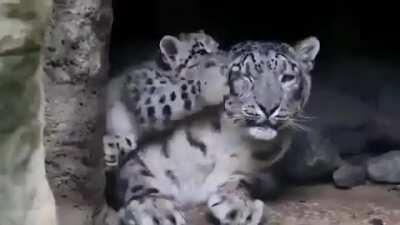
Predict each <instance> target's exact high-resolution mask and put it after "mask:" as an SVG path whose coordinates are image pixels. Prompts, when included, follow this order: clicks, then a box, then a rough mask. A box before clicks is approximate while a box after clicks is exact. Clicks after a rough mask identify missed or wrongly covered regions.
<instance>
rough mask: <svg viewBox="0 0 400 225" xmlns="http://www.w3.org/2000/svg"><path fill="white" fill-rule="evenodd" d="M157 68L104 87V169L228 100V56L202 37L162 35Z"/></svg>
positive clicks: (140, 69)
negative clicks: (178, 123)
mask: <svg viewBox="0 0 400 225" xmlns="http://www.w3.org/2000/svg"><path fill="white" fill-rule="evenodd" d="M159 47H160V56H161V59H162V62H161V63H162V65H159V63H158V64H157V63H156V62H155V61H154V62H148V63H146V64H144V65H140V66H134V67H132V68H129V69H128V70H126V71H124V72H123V73H122V74H120V75H119V76H117V77H116V78H114V79H112V80H111V81H110V83H109V85H108V87H107V98H106V109H107V112H106V135H105V136H104V137H103V146H104V153H105V156H104V158H105V162H106V169H112V168H114V167H115V166H117V165H118V163H119V161H120V159H119V158H120V156H122V155H126V153H128V152H130V151H132V150H134V149H136V147H137V144H138V142H140V140H141V139H142V138H145V137H148V136H150V135H149V134H154V132H157V131H165V130H167V129H169V128H171V127H172V126H173V125H174V123H175V122H176V121H179V120H180V119H181V118H185V117H187V116H189V115H192V114H194V113H196V112H198V111H199V110H201V109H203V108H204V107H207V106H210V105H215V104H220V103H222V100H223V96H224V95H226V94H227V92H228V87H227V83H226V82H227V76H226V72H225V70H226V68H227V65H226V60H227V54H226V53H225V52H223V51H221V50H219V49H218V43H217V42H216V41H214V39H212V38H211V37H210V36H209V35H207V34H205V33H204V32H203V31H200V32H196V33H188V34H180V35H179V38H176V37H174V36H170V35H166V36H164V37H163V38H162V39H161V41H160V45H159Z"/></svg>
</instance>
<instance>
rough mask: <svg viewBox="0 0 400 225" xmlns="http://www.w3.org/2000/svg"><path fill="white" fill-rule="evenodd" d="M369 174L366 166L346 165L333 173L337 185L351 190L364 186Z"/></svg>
mask: <svg viewBox="0 0 400 225" xmlns="http://www.w3.org/2000/svg"><path fill="white" fill-rule="evenodd" d="M366 178H367V172H366V169H365V167H364V166H354V165H349V164H345V165H343V166H341V167H340V168H339V169H337V170H336V171H335V172H334V173H333V180H334V182H335V185H336V186H337V187H340V188H351V187H354V186H357V185H361V184H364V183H365V181H366Z"/></svg>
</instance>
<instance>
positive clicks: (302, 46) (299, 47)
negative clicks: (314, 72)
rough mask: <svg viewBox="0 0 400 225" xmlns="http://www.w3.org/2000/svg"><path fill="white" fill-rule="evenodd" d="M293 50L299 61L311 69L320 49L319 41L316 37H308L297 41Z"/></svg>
mask: <svg viewBox="0 0 400 225" xmlns="http://www.w3.org/2000/svg"><path fill="white" fill-rule="evenodd" d="M294 49H295V51H296V53H297V55H298V56H299V59H300V60H301V61H302V62H303V63H305V65H307V67H308V69H312V66H313V64H314V60H315V58H316V57H317V54H318V52H319V49H320V43H319V40H318V39H317V38H316V37H308V38H306V39H304V40H301V41H299V42H298V43H297V44H296V45H295V46H294Z"/></svg>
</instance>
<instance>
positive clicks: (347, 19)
mask: <svg viewBox="0 0 400 225" xmlns="http://www.w3.org/2000/svg"><path fill="white" fill-rule="evenodd" d="M113 8H114V14H115V15H116V17H115V18H114V24H113V31H112V42H111V43H112V45H111V49H112V53H114V52H115V51H113V50H114V49H119V48H121V46H123V45H124V44H126V43H132V42H137V41H140V40H158V39H159V38H160V37H161V36H162V35H164V34H176V33H179V32H191V31H194V30H198V29H204V30H205V31H206V32H207V33H209V34H211V35H212V36H214V37H215V38H216V39H217V40H220V41H221V43H222V44H223V46H229V45H231V44H234V43H236V42H239V41H243V40H248V39H253V40H255V39H258V40H282V41H286V42H294V41H297V40H299V39H302V38H304V37H306V36H309V35H315V36H317V37H318V38H319V39H320V41H321V53H320V58H321V59H322V58H332V57H337V56H338V54H339V55H340V54H346V53H347V54H358V55H368V56H370V57H374V58H378V59H382V58H387V59H394V58H397V57H398V56H397V55H398V54H395V52H396V51H397V50H399V49H400V48H399V45H398V44H396V43H397V41H398V40H399V37H400V35H399V34H398V32H397V30H396V27H397V26H398V21H399V16H398V12H397V9H396V8H397V7H394V5H393V4H388V3H385V2H384V1H383V2H381V4H373V5H369V4H368V3H366V2H365V1H364V2H363V3H362V4H361V3H359V2H358V1H327V2H326V1H319V2H317V1H251V0H248V1H227V0H222V1H216V0H214V1H212V0H167V1H166V0H164V1H161V0H159V1H155V0H147V1H141V4H140V5H138V3H137V1H128V0H114V1H113ZM116 51H117V52H118V50H116Z"/></svg>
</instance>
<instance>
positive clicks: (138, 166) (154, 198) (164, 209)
mask: <svg viewBox="0 0 400 225" xmlns="http://www.w3.org/2000/svg"><path fill="white" fill-rule="evenodd" d="M159 177H160V174H153V172H152V171H150V170H149V169H148V167H147V166H146V164H145V163H144V162H143V161H142V160H141V159H140V156H138V155H136V156H134V157H132V158H130V159H129V160H128V161H127V162H126V163H125V165H124V166H123V168H122V170H121V172H120V174H119V182H117V193H118V194H119V196H120V199H122V200H123V204H122V207H121V208H120V209H119V220H120V224H124V225H184V224H186V222H185V219H184V216H183V214H182V212H181V211H180V210H179V209H178V208H177V204H176V203H175V201H174V200H173V199H172V198H171V197H169V196H165V195H163V194H161V193H160V191H159V189H158V188H157V187H156V186H153V185H152V184H153V183H158V182H155V181H156V179H158V178H159Z"/></svg>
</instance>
